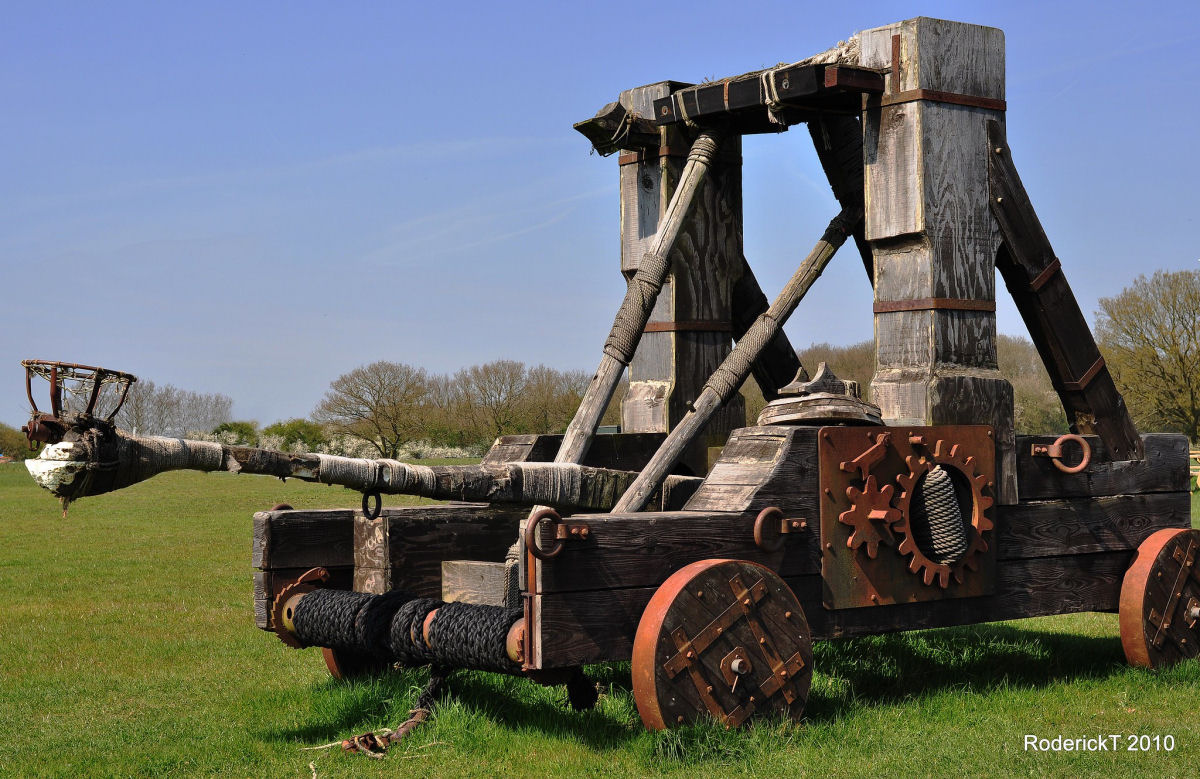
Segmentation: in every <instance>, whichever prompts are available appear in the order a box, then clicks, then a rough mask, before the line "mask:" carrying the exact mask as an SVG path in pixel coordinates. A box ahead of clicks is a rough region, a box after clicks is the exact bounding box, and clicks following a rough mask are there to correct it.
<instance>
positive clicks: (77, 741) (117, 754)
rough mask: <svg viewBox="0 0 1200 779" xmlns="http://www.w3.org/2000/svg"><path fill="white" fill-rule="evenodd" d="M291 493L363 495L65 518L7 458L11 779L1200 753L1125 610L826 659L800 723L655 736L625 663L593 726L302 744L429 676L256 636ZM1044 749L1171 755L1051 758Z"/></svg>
mask: <svg viewBox="0 0 1200 779" xmlns="http://www.w3.org/2000/svg"><path fill="white" fill-rule="evenodd" d="M283 501H286V502H288V503H291V504H292V505H294V506H296V507H297V508H301V507H330V506H339V505H341V506H348V505H355V504H356V503H357V502H358V497H357V495H356V494H353V493H349V492H345V491H343V490H341V489H336V488H328V487H320V486H315V485H309V484H303V483H299V482H288V483H286V484H284V483H280V482H278V481H274V480H270V479H264V478H253V477H245V476H242V477H237V476H232V475H228V474H212V475H202V474H194V473H173V474H166V475H163V476H159V477H157V478H155V479H153V480H152V481H150V482H147V483H143V484H139V485H137V486H135V487H133V488H130V489H128V490H125V491H123V492H121V493H118V494H116V495H108V496H103V497H100V498H93V499H90V500H86V501H83V502H81V503H79V504H76V505H74V506H72V507H71V511H70V515H69V516H68V518H67V519H65V520H63V519H60V518H59V511H58V508H57V503H56V502H55V500H54V499H53V498H52V497H50V496H49V494H47V493H45V492H42V491H40V490H39V489H38V488H37V487H36V486H35V485H34V484H33V481H32V480H31V479H30V478H29V477H28V475H27V474H26V473H25V469H24V467H23V466H21V465H20V464H10V465H0V776H26V775H29V776H33V775H39V776H40V775H47V776H55V775H59V776H80V775H88V776H91V775H120V776H128V775H155V776H157V775H164V774H167V775H224V776H239V777H241V776H247V777H249V776H256V777H257V776H272V777H274V776H296V777H310V776H312V770H310V768H309V763H310V762H312V763H313V764H314V766H315V770H316V772H317V775H318V776H321V777H326V776H359V775H366V776H373V775H389V776H394V775H412V774H419V775H422V776H443V775H446V776H458V775H478V776H487V775H497V774H515V775H543V776H545V775H572V776H573V775H604V776H612V775H615V776H625V775H629V776H634V775H644V774H679V775H688V776H696V775H700V776H706V775H756V776H799V775H813V776H822V775H826V776H843V775H857V774H862V775H868V774H869V775H897V774H902V775H934V774H942V775H947V774H950V775H957V774H960V773H965V772H973V773H982V774H987V775H996V774H1005V775H1008V774H1019V775H1047V774H1049V775H1111V774H1133V773H1146V774H1151V775H1158V776H1182V775H1194V774H1195V765H1196V761H1197V759H1198V757H1200V718H1197V717H1196V713H1195V712H1196V704H1195V701H1196V699H1197V695H1198V693H1200V663H1196V662H1190V663H1186V664H1184V665H1182V666H1179V667H1177V668H1175V669H1172V670H1170V671H1167V672H1164V673H1148V672H1144V671H1140V670H1134V669H1131V668H1128V667H1127V666H1126V665H1125V663H1124V660H1123V656H1122V654H1121V648H1120V644H1119V641H1118V640H1117V638H1116V635H1117V624H1116V616H1115V615H1111V614H1079V615H1069V616H1064V617H1053V618H1042V619H1034V620H1025V621H1021V622H1011V623H1003V624H997V625H986V626H975V627H968V628H956V629H947V630H934V631H924V632H920V633H909V634H900V635H894V636H883V637H874V638H868V639H859V640H853V641H842V642H830V643H822V644H818V645H817V648H816V663H815V668H816V675H815V677H814V682H813V689H812V694H811V696H810V700H809V707H808V710H807V716H806V719H805V720H804V721H803V722H801V723H799V724H796V725H793V724H789V723H784V722H774V723H765V724H761V725H758V726H756V727H754V728H752V729H751V730H749V731H747V732H735V733H731V732H726V731H724V730H721V729H718V728H715V727H709V726H703V727H694V728H690V729H687V730H683V731H674V732H669V733H665V734H654V733H648V732H645V731H644V730H643V729H642V727H641V724H640V722H639V720H638V717H637V712H636V710H635V708H634V705H633V701H632V696H631V694H630V692H629V687H630V684H629V670H628V666H627V665H619V664H618V665H614V666H604V667H597V668H592V669H589V670H590V671H591V672H592V673H593V675H594V676H596V677H597V678H598V679H599V680H600V682H601V684H602V693H603V694H602V697H601V699H600V703H599V705H598V706H597V708H596V709H595V710H593V711H590V712H585V713H580V714H577V713H572V712H571V711H569V710H568V709H567V707H566V694H565V692H564V690H563V689H562V688H543V687H538V686H536V685H533V684H531V683H527V682H524V681H522V680H519V679H511V678H506V677H501V676H498V675H490V674H479V673H463V674H460V675H457V676H455V677H452V679H451V683H450V685H449V690H448V692H447V693H446V694H445V696H444V697H443V699H442V704H441V706H440V707H439V708H438V710H437V713H436V715H435V717H434V718H433V719H432V720H431V722H430V723H428V724H426V725H425V726H423V727H422V728H420V729H419V730H417V731H416V732H415V733H414V734H413V737H412V738H411V740H410V741H409V742H408V743H407V745H401V746H400V747H397V748H395V749H394V750H393V751H392V752H391V753H390V754H389V755H388V757H387V758H386V759H384V760H379V761H375V760H369V759H366V758H363V757H361V756H356V755H343V754H340V753H337V752H336V751H334V750H329V751H324V752H321V751H304V750H303V749H302V747H306V746H313V745H318V744H322V743H325V742H329V741H333V740H335V739H340V738H344V737H347V736H351V735H354V734H357V733H361V732H364V731H366V730H371V729H377V728H382V727H386V726H394V725H395V724H397V723H398V722H400V721H401V720H402V719H404V717H405V716H406V715H407V712H408V710H409V709H410V708H411V706H412V705H413V702H414V701H415V699H416V695H417V692H418V691H419V689H420V687H421V686H423V684H424V681H425V675H424V673H423V672H420V671H412V672H405V673H397V674H394V675H392V676H390V677H388V678H385V679H382V680H378V681H373V682H366V683H341V682H336V681H333V680H331V679H330V678H329V677H328V675H327V673H326V671H325V669H324V665H323V663H322V662H321V659H320V656H319V654H318V653H317V652H316V651H315V650H308V651H301V652H297V651H294V650H290V649H287V648H285V647H284V646H283V645H282V644H281V643H280V642H279V641H278V640H277V639H275V638H274V637H273V636H271V635H269V634H267V633H263V632H262V631H259V630H257V629H255V628H254V624H253V615H252V604H251V569H250V564H249V551H250V515H251V513H252V512H253V511H255V510H259V509H263V508H267V507H269V506H271V505H272V504H274V503H278V502H283ZM1196 509H1197V506H1196V503H1195V501H1193V516H1195V515H1196V513H1197V512H1196ZM1025 734H1035V735H1037V736H1040V737H1046V738H1053V737H1054V736H1057V735H1063V736H1069V737H1082V736H1097V735H1101V734H1121V735H1122V736H1123V735H1124V734H1145V735H1149V736H1156V735H1157V736H1166V735H1170V736H1172V737H1173V738H1174V742H1175V744H1174V749H1173V750H1172V751H1170V752H1167V751H1157V752H1153V751H1152V752H1130V751H1125V748H1126V745H1127V742H1126V741H1125V740H1124V738H1122V739H1121V741H1120V744H1119V750H1118V751H1108V752H1092V753H1077V752H1072V753H1058V754H1046V753H1035V752H1026V751H1024V749H1023V744H1024V736H1025Z"/></svg>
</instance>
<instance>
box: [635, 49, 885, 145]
mask: <svg viewBox="0 0 1200 779" xmlns="http://www.w3.org/2000/svg"><path fill="white" fill-rule="evenodd" d="M883 85H884V78H883V74H881V73H879V72H877V71H874V70H868V69H866V68H856V67H851V66H848V65H789V66H784V67H778V68H767V69H765V70H758V71H754V72H752V73H745V74H743V75H740V76H734V77H732V78H727V79H723V80H721V81H714V82H710V83H707V84H699V85H697V86H694V87H688V88H687V89H681V90H679V91H677V92H674V93H673V94H671V95H668V96H667V97H663V98H659V99H658V100H655V101H654V121H655V122H657V123H658V124H659V125H669V124H675V123H678V122H683V121H688V120H693V121H702V120H713V119H717V118H725V119H729V120H731V121H733V123H734V124H735V126H736V128H737V130H738V131H739V132H741V133H757V132H779V131H780V130H781V129H782V127H781V125H780V124H779V123H778V122H776V121H773V120H772V119H771V118H770V117H769V116H768V108H771V109H772V110H773V111H774V113H775V117H776V119H779V120H782V121H783V123H784V125H788V124H795V123H798V122H802V121H807V120H808V119H810V118H812V117H814V116H816V115H817V114H818V113H820V114H828V113H844V114H857V113H859V112H861V111H862V95H863V94H879V93H882V92H883Z"/></svg>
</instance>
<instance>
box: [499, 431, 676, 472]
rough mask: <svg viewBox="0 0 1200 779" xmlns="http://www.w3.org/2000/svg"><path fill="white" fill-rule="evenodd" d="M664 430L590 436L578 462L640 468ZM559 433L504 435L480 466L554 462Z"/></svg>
mask: <svg viewBox="0 0 1200 779" xmlns="http://www.w3.org/2000/svg"><path fill="white" fill-rule="evenodd" d="M666 437H667V434H666V433H617V434H615V435H598V436H596V437H595V438H593V439H592V445H591V446H590V447H588V451H587V454H586V455H584V458H583V462H582V463H581V465H588V466H591V467H593V468H612V469H614V470H618V471H640V470H641V469H642V468H644V467H646V463H648V462H650V458H651V457H653V456H654V453H655V452H656V451H658V447H659V446H660V445H662V442H663V439H665V438H666ZM562 439H563V437H562V436H561V435H546V434H539V435H505V436H500V437H499V438H497V439H496V442H495V443H493V444H492V448H491V449H489V450H488V453H487V454H486V455H484V458H483V461H482V462H481V465H499V464H500V463H509V462H553V461H554V457H555V455H557V454H558V447H559V446H560V445H561V444H562Z"/></svg>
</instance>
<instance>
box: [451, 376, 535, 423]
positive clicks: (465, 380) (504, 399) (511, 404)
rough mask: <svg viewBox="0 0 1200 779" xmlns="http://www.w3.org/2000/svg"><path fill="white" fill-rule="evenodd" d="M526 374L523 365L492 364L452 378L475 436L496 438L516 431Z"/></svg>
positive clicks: (526, 383)
mask: <svg viewBox="0 0 1200 779" xmlns="http://www.w3.org/2000/svg"><path fill="white" fill-rule="evenodd" d="M526 374H527V372H526V370H525V364H524V363H521V362H517V361H516V360H493V361H492V362H489V363H484V364H483V365H472V366H471V367H470V368H464V369H462V370H461V371H459V372H458V373H457V374H455V376H454V381H455V382H456V383H457V384H458V388H459V391H460V393H461V398H462V404H463V409H464V411H465V412H466V413H467V414H468V415H469V418H470V420H471V422H472V425H473V427H474V429H475V431H476V432H477V434H479V435H485V436H487V437H491V438H496V437H499V436H502V435H505V434H506V433H514V432H517V431H518V429H519V426H520V414H519V409H520V407H521V402H522V397H521V396H522V393H523V392H524V391H525V389H526V387H527V386H528V376H527V375H526Z"/></svg>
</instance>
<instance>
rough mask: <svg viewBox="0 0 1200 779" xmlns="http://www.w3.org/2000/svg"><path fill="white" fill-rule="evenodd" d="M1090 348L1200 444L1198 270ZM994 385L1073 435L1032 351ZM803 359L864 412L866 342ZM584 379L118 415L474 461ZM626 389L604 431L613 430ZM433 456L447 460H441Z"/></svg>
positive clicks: (1144, 421)
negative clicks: (271, 419) (847, 387)
mask: <svg viewBox="0 0 1200 779" xmlns="http://www.w3.org/2000/svg"><path fill="white" fill-rule="evenodd" d="M1095 332H1096V339H1097V343H1098V344H1099V346H1100V350H1101V353H1102V354H1103V355H1104V358H1105V360H1106V364H1107V366H1108V369H1109V371H1110V373H1111V374H1112V376H1113V379H1114V380H1115V381H1116V384H1117V388H1118V389H1119V390H1120V391H1121V393H1122V395H1123V396H1124V398H1125V402H1126V404H1127V406H1128V408H1129V410H1130V413H1131V414H1132V416H1133V418H1134V421H1135V422H1136V424H1137V425H1138V428H1139V430H1141V431H1142V432H1177V433H1184V434H1185V435H1187V436H1188V437H1189V439H1190V440H1192V441H1193V442H1196V441H1200V271H1179V272H1173V273H1172V272H1166V271H1158V272H1156V273H1154V274H1153V275H1152V276H1150V277H1145V276H1139V277H1138V278H1137V279H1136V280H1135V281H1134V283H1133V284H1132V285H1130V286H1129V287H1127V288H1126V289H1125V290H1123V291H1122V292H1121V293H1120V294H1118V295H1115V296H1113V297H1110V298H1102V299H1101V300H1100V310H1099V311H1098V312H1097V316H1096V327H1095ZM996 346H997V359H998V363H999V369H1000V372H1001V373H1002V374H1003V375H1004V376H1005V377H1007V378H1008V380H1009V381H1010V382H1011V383H1012V385H1013V396H1014V403H1015V410H1016V428H1017V430H1018V431H1019V432H1022V433H1057V432H1065V431H1066V430H1067V419H1066V416H1065V414H1064V413H1063V409H1062V405H1061V403H1060V402H1059V400H1058V396H1057V394H1056V393H1055V391H1054V388H1053V386H1052V385H1051V382H1050V377H1049V375H1048V374H1047V373H1046V369H1045V367H1044V366H1043V363H1042V360H1041V357H1040V355H1039V354H1038V352H1037V349H1036V348H1035V346H1034V345H1033V343H1031V342H1030V341H1029V339H1027V338H1022V337H1014V336H1008V335H1001V336H999V337H998V340H997V344H996ZM798 355H799V357H800V359H801V361H802V362H803V364H804V365H805V366H806V367H807V368H808V370H809V372H810V373H813V372H815V371H816V368H817V366H818V365H819V364H820V363H821V362H827V363H829V365H830V367H831V368H833V370H834V371H835V372H836V373H837V374H838V375H839V376H840V377H841V378H843V379H849V380H852V381H857V382H858V383H859V386H860V387H861V388H862V390H863V395H864V396H866V397H867V398H868V399H869V396H870V390H869V388H870V381H871V376H872V374H873V373H874V370H875V348H874V344H873V342H872V341H862V342H860V343H855V344H850V345H848V346H835V345H831V344H828V343H820V344H813V345H811V346H809V347H807V348H806V349H803V350H800V351H799V352H798ZM589 379H590V376H589V375H588V374H587V373H585V372H583V371H560V370H556V369H553V368H549V367H547V366H545V365H536V366H528V365H526V364H525V363H522V362H517V361H515V360H495V361H493V362H489V363H484V364H482V365H473V366H471V367H469V368H464V369H462V370H460V371H458V372H456V373H454V374H439V373H431V372H428V371H426V370H424V369H423V368H420V367H415V366H411V365H406V364H403V363H397V362H388V361H378V362H373V363H371V364H369V365H363V366H361V367H358V368H355V369H354V370H352V371H349V372H348V373H345V374H343V375H341V376H339V377H337V378H336V379H334V380H333V382H332V383H331V384H330V385H329V390H328V391H327V392H326V393H325V396H324V397H323V398H322V399H321V401H320V402H319V403H318V404H317V406H316V407H315V408H314V410H313V413H312V415H311V419H290V420H284V421H281V422H276V423H274V424H272V425H268V426H266V427H264V428H261V429H260V428H259V426H258V424H257V423H255V422H249V421H235V420H233V418H232V407H233V401H232V399H231V398H230V397H229V396H227V395H222V394H204V393H197V392H191V391H188V390H183V389H179V388H177V387H174V386H172V385H170V384H164V385H158V384H155V383H154V382H153V381H145V380H143V381H139V382H137V383H136V384H134V385H133V387H132V388H131V390H130V393H129V399H128V400H127V401H126V403H125V406H124V407H123V408H122V409H121V412H120V413H119V414H118V417H117V423H118V425H119V426H120V427H122V428H125V429H128V430H132V431H136V432H138V433H141V434H144V435H168V436H196V435H206V436H217V437H220V439H221V440H224V441H226V442H227V443H242V444H248V445H260V446H264V447H266V448H272V449H284V450H292V451H301V450H303V451H327V452H330V453H337V454H351V455H355V456H376V457H392V458H399V459H404V458H406V457H413V456H417V457H419V456H424V455H430V454H431V453H432V456H454V455H462V454H467V453H479V452H480V451H482V450H483V449H486V448H487V446H489V445H490V444H491V442H492V441H493V440H494V439H495V438H497V437H498V436H501V435H507V434H513V433H561V432H563V431H564V430H565V429H566V426H567V424H568V423H569V422H570V420H571V417H572V416H573V415H574V413H575V409H576V407H577V406H578V405H579V401H580V399H581V398H582V397H583V393H584V391H585V390H586V389H587V384H588V381H589ZM626 387H627V385H622V387H621V388H620V389H619V390H618V393H617V396H616V397H614V399H613V402H612V403H611V404H610V405H609V409H608V411H607V413H606V415H605V419H604V423H605V424H617V423H619V421H620V401H621V399H622V397H623V396H624V392H625V388H626ZM742 394H743V396H744V397H745V400H746V412H747V413H746V416H747V423H748V424H753V423H754V420H755V419H756V418H757V417H758V414H759V412H760V411H761V410H762V408H763V406H764V405H765V401H764V400H763V396H762V393H761V392H760V391H759V389H758V387H757V386H755V384H754V380H753V379H750V380H748V381H747V382H746V386H744V387H743V388H742ZM22 438H23V437H21V434H20V433H19V432H18V431H16V430H14V429H13V428H11V427H8V426H5V425H0V452H2V453H4V454H9V453H10V452H13V453H14V454H19V452H17V451H16V450H19V449H21V448H22V447H21V446H20V444H21V440H22ZM438 452H441V453H442V454H440V455H439V454H438Z"/></svg>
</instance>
